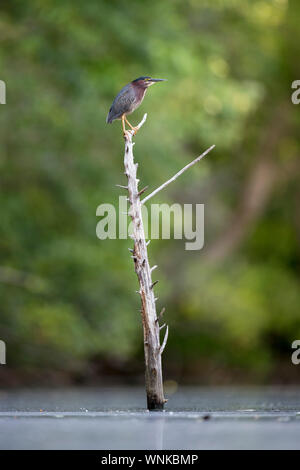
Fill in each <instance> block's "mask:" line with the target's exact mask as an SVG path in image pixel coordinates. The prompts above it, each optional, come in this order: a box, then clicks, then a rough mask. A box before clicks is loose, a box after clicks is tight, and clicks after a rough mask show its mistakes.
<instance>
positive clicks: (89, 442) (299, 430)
mask: <svg viewBox="0 0 300 470" xmlns="http://www.w3.org/2000/svg"><path fill="white" fill-rule="evenodd" d="M171 392H172V394H170V395H169V397H168V398H169V401H168V404H167V406H166V411H165V412H152V413H149V412H148V411H146V410H145V395H144V390H143V389H142V388H124V387H114V388H107V387H103V388H76V389H56V390H36V389H35V390H18V391H3V390H2V391H1V392H0V448H1V449H112V450H113V449H157V450H159V449H300V388H298V387H287V388H278V387H266V388H257V387H253V388H249V387H247V388H244V387H243V388H228V387H218V388H206V387H179V388H178V389H177V390H176V387H175V388H174V389H173V390H171Z"/></svg>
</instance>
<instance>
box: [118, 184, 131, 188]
mask: <svg viewBox="0 0 300 470" xmlns="http://www.w3.org/2000/svg"><path fill="white" fill-rule="evenodd" d="M116 186H117V188H122V189H128V186H123V185H122V184H116Z"/></svg>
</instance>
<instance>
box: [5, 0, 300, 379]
mask: <svg viewBox="0 0 300 470" xmlns="http://www.w3.org/2000/svg"><path fill="white" fill-rule="evenodd" d="M299 18H300V4H299V2H297V1H296V0H291V1H290V2H288V1H287V0H276V1H275V0H272V1H271V0H269V1H268V0H251V1H250V0H244V1H242V0H227V1H225V0H223V1H221V0H217V1H215V2H209V1H196V0H186V1H180V0H173V1H165V2H162V1H161V0H151V1H150V0H145V1H138V0H132V1H130V2H128V1H125V0H118V1H116V0H107V1H105V0H89V1H88V2H87V1H84V0H72V1H71V0H65V1H64V2H62V1H59V0H31V1H30V2H24V1H21V0H10V1H4V0H3V1H2V2H1V6H0V71H1V76H0V78H1V79H2V80H4V81H5V82H6V86H7V104H6V105H2V106H1V108H0V143H1V144H0V171H1V173H0V174H1V184H0V201H1V224H0V256H1V262H0V302H1V306H0V337H1V339H3V340H5V341H6V343H7V351H8V365H7V366H6V368H3V367H2V368H1V370H0V373H1V375H0V380H2V382H3V383H7V382H9V381H10V380H12V379H11V377H12V376H13V377H14V380H17V382H16V383H19V382H18V380H20V381H21V382H22V380H23V379H24V377H30V379H27V380H34V378H35V380H38V379H37V378H38V377H40V376H41V377H42V376H43V374H45V373H46V372H47V373H50V372H49V371H52V372H53V371H56V373H57V374H63V376H68V377H71V378H70V380H76V379H77V380H82V381H85V380H87V381H88V380H89V379H92V378H93V377H99V376H103V375H107V374H114V375H116V376H120V377H121V376H122V377H123V378H124V377H126V378H132V377H136V376H139V375H141V374H142V373H143V359H142V357H143V352H142V331H141V320H140V314H139V298H138V296H137V295H136V294H135V290H136V286H137V281H136V278H135V274H134V272H133V266H132V260H131V259H130V256H129V252H128V249H127V248H128V247H129V246H130V243H131V242H129V241H126V240H110V241H100V240H98V239H97V238H96V233H95V229H96V224H97V222H98V219H97V217H96V208H97V206H98V205H99V204H101V203H103V202H105V203H108V202H109V203H113V204H117V203H118V197H119V195H120V190H119V189H118V188H116V186H115V184H117V183H118V184H122V183H123V184H124V183H125V180H124V178H125V177H124V174H123V167H122V165H123V162H122V154H123V140H122V135H121V126H120V123H119V122H117V123H114V124H113V125H112V126H108V125H106V124H105V118H106V114H107V111H108V109H109V106H110V104H111V101H112V99H113V97H114V96H115V94H116V93H117V92H118V91H119V89H120V88H121V87H122V86H123V85H124V84H125V83H127V82H129V81H130V80H132V79H134V78H136V77H138V76H140V75H151V76H155V77H162V78H167V79H168V82H166V83H164V84H160V85H157V86H155V87H153V88H151V90H150V91H149V93H148V94H147V96H146V99H145V101H144V102H143V104H142V106H141V107H140V109H139V110H137V111H136V112H135V113H134V115H133V116H132V122H138V120H139V118H141V116H142V115H143V113H144V112H145V111H147V112H148V120H147V123H146V125H145V126H144V127H143V129H142V130H141V131H140V133H139V134H138V135H137V137H136V146H135V156H136V159H137V161H139V162H140V166H139V175H140V179H141V184H142V185H143V186H144V185H150V187H151V188H155V187H156V186H158V185H159V184H161V183H162V182H163V181H165V180H166V179H168V178H169V177H170V176H172V175H173V174H174V173H175V172H176V171H177V170H179V169H180V168H181V167H182V166H184V165H185V164H186V163H188V162H189V161H191V160H192V159H193V158H195V157H196V156H197V155H199V154H200V153H201V152H202V151H203V150H204V149H206V148H207V147H208V146H210V145H212V144H216V149H215V150H214V151H213V152H212V153H211V154H209V156H208V157H207V158H206V159H205V160H203V161H202V162H201V163H200V164H199V165H198V166H196V167H194V168H193V169H192V170H190V171H189V172H188V173H186V174H185V175H184V176H183V177H181V179H179V180H177V181H176V183H174V184H173V185H172V186H170V187H169V188H168V189H167V190H165V191H164V192H162V193H160V194H159V195H158V196H157V197H156V200H155V202H157V203H161V202H169V203H173V202H180V203H204V204H205V247H204V249H203V250H201V251H198V252H192V251H190V252H189V251H185V250H184V241H178V240H171V241H169V240H159V241H152V243H151V246H150V250H149V251H150V258H151V260H152V262H153V263H154V264H155V263H158V264H159V269H158V270H157V271H155V273H156V274H157V276H158V278H159V279H160V284H159V286H158V287H157V288H156V291H157V293H158V296H159V302H158V305H159V306H161V307H163V306H166V313H165V320H166V321H167V323H168V324H169V327H170V338H169V342H168V347H167V348H166V350H165V356H164V365H165V375H166V377H167V378H171V379H174V380H179V381H184V380H185V381H191V382H202V383H224V382H226V383H227V382H232V381H247V380H248V381H250V382H252V381H253V382H254V381H277V382H284V381H291V380H293V381H295V380H297V373H296V368H295V366H292V365H291V363H290V355H291V352H292V351H291V343H292V341H293V340H294V339H299V338H300V315H299V313H300V312H299V306H300V290H299V281H300V272H299V261H300V246H299V242H300V222H299V216H300V212H299V203H300V192H299V151H300V142H299V124H300V107H299V106H297V105H293V104H292V102H291V94H292V89H291V84H292V82H293V81H294V80H296V79H300V70H299V69H300V61H299V45H300V38H299ZM39 374H40V375H39ZM54 376H55V377H56V378H57V377H59V376H56V375H55V374H54ZM15 377H17V379H15ZM20 377H21V378H20ZM19 378H20V379H19ZM48 379H49V377H48ZM41 380H42V379H41Z"/></svg>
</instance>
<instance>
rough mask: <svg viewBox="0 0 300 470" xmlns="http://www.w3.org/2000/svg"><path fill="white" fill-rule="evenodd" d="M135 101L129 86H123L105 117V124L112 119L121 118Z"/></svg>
mask: <svg viewBox="0 0 300 470" xmlns="http://www.w3.org/2000/svg"><path fill="white" fill-rule="evenodd" d="M135 101H136V97H135V95H134V93H132V92H131V84H128V85H125V86H124V87H123V88H122V90H121V91H120V92H119V93H118V94H117V96H116V97H115V99H114V101H113V104H112V105H111V107H110V110H109V113H108V115H107V118H106V122H112V121H113V120H114V119H117V118H118V117H120V116H122V114H124V113H125V112H127V111H128V108H129V107H130V106H131V105H132V104H133V103H134V102H135Z"/></svg>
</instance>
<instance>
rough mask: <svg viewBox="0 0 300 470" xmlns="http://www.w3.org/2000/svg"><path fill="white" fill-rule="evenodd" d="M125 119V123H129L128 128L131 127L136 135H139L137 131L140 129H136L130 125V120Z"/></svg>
mask: <svg viewBox="0 0 300 470" xmlns="http://www.w3.org/2000/svg"><path fill="white" fill-rule="evenodd" d="M124 119H125V121H126V122H127V124H128V126H130V127H131V129H132V130H133V132H134V134H136V133H137V131H138V128H137V127H134V126H132V125H131V124H130V122H129V121H128V119H126V116H124Z"/></svg>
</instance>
